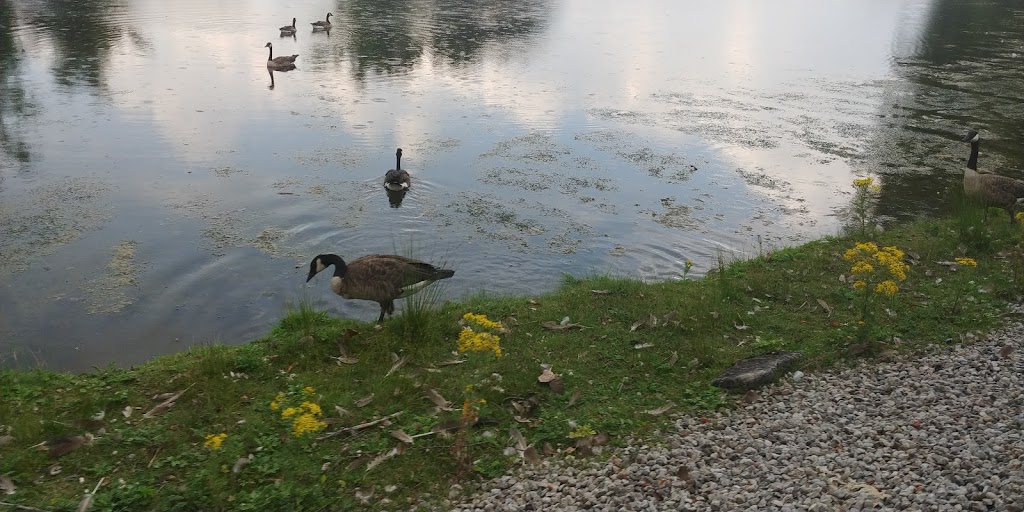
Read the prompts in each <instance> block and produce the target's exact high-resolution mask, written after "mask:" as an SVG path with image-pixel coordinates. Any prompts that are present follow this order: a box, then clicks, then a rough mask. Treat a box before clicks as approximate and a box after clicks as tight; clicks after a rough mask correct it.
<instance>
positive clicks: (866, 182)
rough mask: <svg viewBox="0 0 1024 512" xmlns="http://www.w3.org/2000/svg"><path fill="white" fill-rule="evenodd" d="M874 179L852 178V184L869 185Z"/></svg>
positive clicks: (857, 185) (856, 185)
mask: <svg viewBox="0 0 1024 512" xmlns="http://www.w3.org/2000/svg"><path fill="white" fill-rule="evenodd" d="M873 181H874V180H873V179H872V178H859V179H855V180H853V186H855V187H870V186H871V183H872V182H873Z"/></svg>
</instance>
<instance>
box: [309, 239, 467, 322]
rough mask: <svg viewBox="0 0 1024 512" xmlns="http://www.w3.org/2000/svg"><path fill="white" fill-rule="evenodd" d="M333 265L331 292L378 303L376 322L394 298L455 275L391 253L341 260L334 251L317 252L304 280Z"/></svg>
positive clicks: (390, 309) (392, 307)
mask: <svg viewBox="0 0 1024 512" xmlns="http://www.w3.org/2000/svg"><path fill="white" fill-rule="evenodd" d="M331 265H334V275H333V276H332V277H331V291H333V292H334V293H336V294H338V295H340V296H342V297H344V298H346V299H361V300H372V301H374V302H377V303H378V304H380V317H378V318H377V321H378V322H381V321H383V320H384V315H385V314H387V315H390V314H392V313H394V311H395V302H394V301H395V300H396V299H400V298H403V297H408V296H409V295H412V294H414V293H416V292H418V291H420V290H422V289H423V288H425V287H426V286H428V285H430V284H431V283H433V282H435V281H439V280H441V279H448V278H449V277H452V276H453V275H455V271H454V270H448V269H443V268H438V267H435V266H434V265H431V264H430V263H425V262H422V261H419V260H414V259H412V258H406V257H404V256H398V255H395V254H370V255H367V256H363V257H361V258H358V259H355V260H353V261H352V262H351V263H345V261H344V260H343V259H341V257H340V256H338V255H336V254H321V255H318V256H317V257H315V258H313V261H312V262H310V264H309V276H308V277H306V281H307V282H308V281H309V280H310V279H313V276H315V275H316V274H318V273H319V272H322V271H323V270H325V269H326V268H327V267H329V266H331Z"/></svg>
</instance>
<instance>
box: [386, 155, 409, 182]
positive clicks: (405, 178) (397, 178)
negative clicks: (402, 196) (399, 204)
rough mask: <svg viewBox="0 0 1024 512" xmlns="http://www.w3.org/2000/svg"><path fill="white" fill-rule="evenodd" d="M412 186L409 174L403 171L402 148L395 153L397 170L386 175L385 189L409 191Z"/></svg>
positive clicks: (392, 170)
mask: <svg viewBox="0 0 1024 512" xmlns="http://www.w3.org/2000/svg"><path fill="white" fill-rule="evenodd" d="M410 185H412V180H411V179H410V178H409V172H408V171H405V170H403V169H402V148H398V151H395V168H394V169H391V170H389V171H388V172H386V173H384V187H386V188H387V189H388V190H407V189H408V188H409V186H410Z"/></svg>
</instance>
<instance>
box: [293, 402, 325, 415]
mask: <svg viewBox="0 0 1024 512" xmlns="http://www.w3.org/2000/svg"><path fill="white" fill-rule="evenodd" d="M299 407H300V408H302V409H303V410H305V411H306V412H307V413H309V414H312V415H314V416H322V415H323V411H321V410H320V405H319V404H315V403H313V402H302V405H300V406H299Z"/></svg>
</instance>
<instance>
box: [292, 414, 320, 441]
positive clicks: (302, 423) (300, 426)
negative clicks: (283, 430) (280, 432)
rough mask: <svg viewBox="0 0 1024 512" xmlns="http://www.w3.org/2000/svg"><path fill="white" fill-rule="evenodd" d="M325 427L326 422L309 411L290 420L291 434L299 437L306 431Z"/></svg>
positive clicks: (315, 430)
mask: <svg viewBox="0 0 1024 512" xmlns="http://www.w3.org/2000/svg"><path fill="white" fill-rule="evenodd" d="M325 428H327V423H324V422H322V421H320V420H319V419H317V417H316V416H315V415H313V414H311V413H305V414H300V415H299V416H298V417H296V418H295V420H294V421H292V435H293V436H295V437H299V436H301V435H302V434H305V433H307V432H319V431H321V430H323V429H325Z"/></svg>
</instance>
